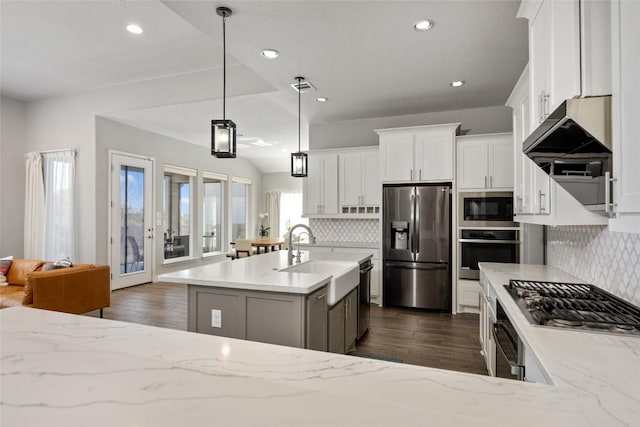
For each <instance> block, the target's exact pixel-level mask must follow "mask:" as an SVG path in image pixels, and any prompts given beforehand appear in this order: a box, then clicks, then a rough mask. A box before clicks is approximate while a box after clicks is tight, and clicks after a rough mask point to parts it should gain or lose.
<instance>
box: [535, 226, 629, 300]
mask: <svg viewBox="0 0 640 427" xmlns="http://www.w3.org/2000/svg"><path fill="white" fill-rule="evenodd" d="M547 264H549V265H551V266H553V267H556V268H559V269H560V270H563V271H566V272H567V273H569V274H572V275H574V276H576V277H578V278H580V279H582V280H584V281H585V282H587V283H592V284H594V285H596V286H598V287H600V288H603V289H605V290H607V291H609V292H611V293H612V294H615V295H617V296H619V297H621V298H623V299H625V300H627V301H629V302H631V303H633V304H635V305H639V306H640V234H631V233H617V232H614V231H609V230H608V228H607V227H606V226H566V227H548V228H547Z"/></svg>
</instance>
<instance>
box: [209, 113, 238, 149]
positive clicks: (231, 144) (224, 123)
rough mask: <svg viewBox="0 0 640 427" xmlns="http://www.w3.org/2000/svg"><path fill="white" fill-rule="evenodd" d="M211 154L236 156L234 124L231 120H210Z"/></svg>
mask: <svg viewBox="0 0 640 427" xmlns="http://www.w3.org/2000/svg"><path fill="white" fill-rule="evenodd" d="M211 154H212V155H214V156H216V157H220V158H234V157H236V124H235V123H233V122H232V121H231V120H211Z"/></svg>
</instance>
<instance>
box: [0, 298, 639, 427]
mask: <svg viewBox="0 0 640 427" xmlns="http://www.w3.org/2000/svg"><path fill="white" fill-rule="evenodd" d="M0 324H1V325H2V328H1V330H0V338H1V341H0V342H1V344H2V346H1V350H0V351H1V360H0V372H1V375H2V387H1V388H0V425H2V426H3V427H13V426H30V427H31V426H64V427H72V426H86V425H92V426H115V425H117V426H134V425H135V426H181V427H183V426H184V427H188V426H204V425H206V426H212V425H220V426H257V425H261V426H264V425H268V426H301V425H314V426H354V425H362V426H400V425H401V426H425V425H431V426H490V427H496V426H536V427H539V426H563V427H566V426H588V425H594V426H595V425H600V426H603V425H606V426H609V425H622V424H623V423H622V422H621V421H618V419H617V418H614V417H612V416H608V415H606V410H603V409H600V411H602V412H603V413H605V418H602V417H599V416H596V417H594V414H595V415H599V409H598V408H602V406H603V405H602V404H599V405H593V406H594V407H593V408H587V410H585V406H588V403H589V402H591V401H592V400H593V397H592V396H591V395H590V393H589V392H582V391H581V390H574V389H567V388H564V387H556V386H547V385H540V384H529V383H522V382H517V381H512V380H504V379H499V378H490V377H486V376H480V375H472V374H464V373H458V372H452V371H445V370H438V369H430V368H424V367H419V366H411V365H405V364H400V363H392V362H383V361H377V360H372V359H365V358H357V357H352V356H343V355H337V354H332V353H323V352H317V351H310V350H302V349H297V348H291V347H282V346H275V345H269V344H261V343H256V342H250V341H242V340H233V339H228V338H222V337H216V336H211V335H205V334H196V333H189V332H183V331H175V330H170V329H162V328H155V327H150V326H143V325H137V324H131V323H123V322H116V321H111V320H106V319H98V318H93V317H86V316H77V315H70V314H64V313H57V312H52V311H44V310H37V309H33V308H26V307H13V308H7V309H3V310H0ZM608 362H611V361H608ZM628 401H629V398H627V399H626V402H628ZM583 403H585V404H583ZM637 408H638V405H635V407H627V408H626V409H625V411H626V413H625V414H626V415H629V414H630V413H631V412H632V411H634V410H636V409H637ZM626 415H625V416H626ZM592 417H593V418H592ZM603 420H606V422H602V421H603ZM638 422H639V418H637V417H636V418H635V419H631V422H629V423H628V424H629V425H631V424H634V423H635V424H636V425H637V423H638Z"/></svg>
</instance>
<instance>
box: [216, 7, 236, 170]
mask: <svg viewBox="0 0 640 427" xmlns="http://www.w3.org/2000/svg"><path fill="white" fill-rule="evenodd" d="M216 13H217V14H218V15H220V16H222V120H211V154H212V155H214V156H216V157H219V158H234V157H236V124H235V123H233V122H232V121H231V120H227V118H226V115H225V114H226V111H225V102H226V95H227V40H226V20H227V17H229V16H231V14H232V12H231V9H229V8H228V7H218V8H216Z"/></svg>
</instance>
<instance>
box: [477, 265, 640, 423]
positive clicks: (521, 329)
mask: <svg viewBox="0 0 640 427" xmlns="http://www.w3.org/2000/svg"><path fill="white" fill-rule="evenodd" d="M480 268H481V270H482V271H483V272H484V273H485V274H486V276H487V278H488V279H489V282H490V285H491V286H492V288H493V289H494V291H495V292H496V295H497V298H498V300H499V301H500V303H501V305H502V307H503V308H504V309H505V311H506V313H507V315H508V317H509V319H510V320H511V322H512V324H513V326H514V328H515V329H516V331H517V332H518V335H519V337H520V339H521V340H522V341H523V343H524V344H526V345H527V346H528V347H529V348H531V349H532V350H533V352H534V353H535V356H536V359H537V361H538V362H539V364H540V365H541V367H542V368H543V369H544V370H545V371H546V373H547V374H548V375H549V377H550V378H551V380H552V381H553V383H554V384H555V386H553V387H555V388H558V389H561V390H566V391H567V393H568V394H569V395H571V396H572V397H573V399H574V401H575V403H576V405H578V406H579V407H580V408H581V411H582V412H583V413H584V414H585V415H586V416H587V418H588V419H589V422H590V424H588V425H594V426H618V425H621V426H632V425H633V426H638V425H640V338H639V337H625V336H620V335H611V334H605V333H590V332H584V331H570V330H565V329H557V328H546V327H541V326H534V325H531V324H530V323H529V321H528V320H527V319H526V318H525V317H524V315H523V314H522V312H521V310H520V308H518V306H517V305H516V304H515V302H514V301H513V299H512V298H511V296H510V295H509V293H508V292H507V291H506V290H505V289H504V287H503V285H506V284H508V283H509V279H528V280H546V281H554V282H568V283H584V281H582V280H580V279H578V278H576V277H574V276H571V275H569V274H568V273H565V272H563V271H560V270H558V269H555V268H553V267H547V266H541V265H522V264H499V263H480Z"/></svg>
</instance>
